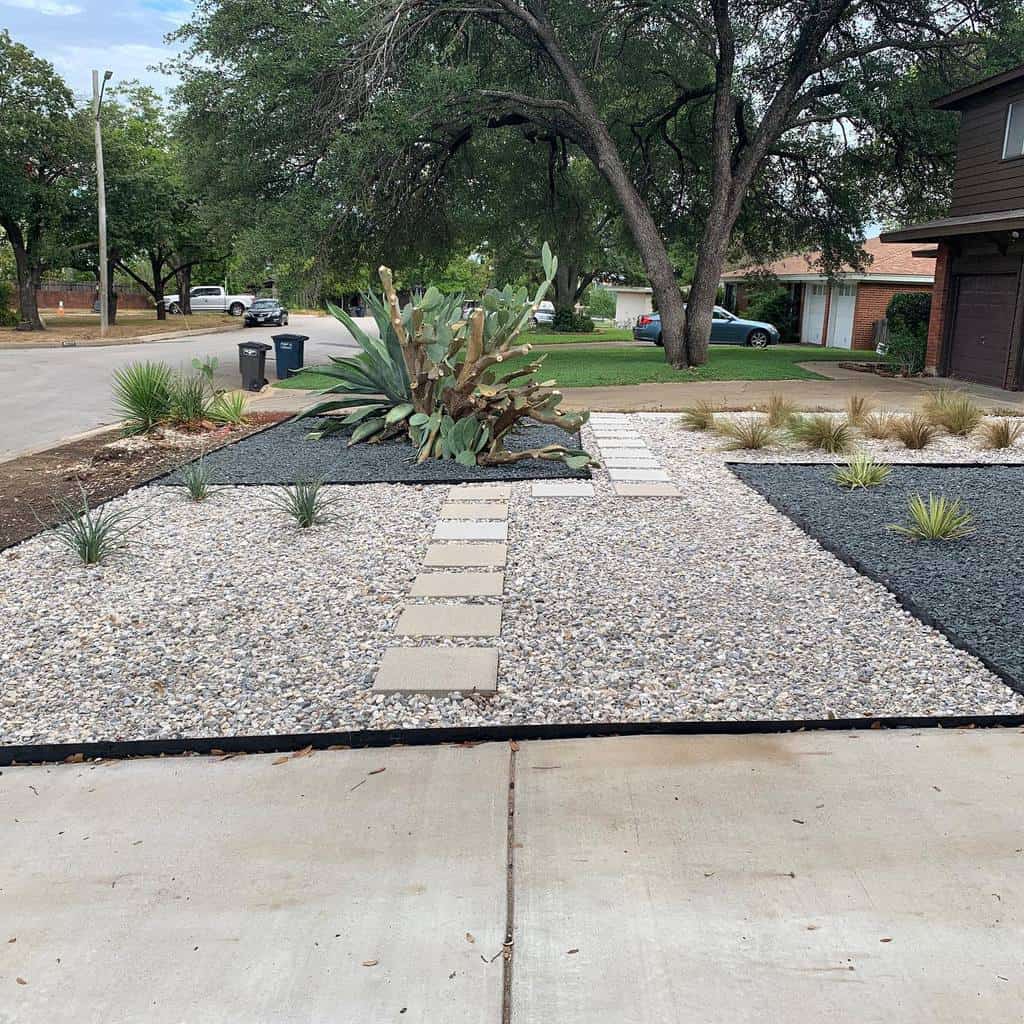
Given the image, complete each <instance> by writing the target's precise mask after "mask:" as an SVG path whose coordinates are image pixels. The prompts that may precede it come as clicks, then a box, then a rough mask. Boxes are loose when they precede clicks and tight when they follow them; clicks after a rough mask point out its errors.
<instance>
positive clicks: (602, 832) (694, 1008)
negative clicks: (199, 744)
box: [0, 730, 1024, 1024]
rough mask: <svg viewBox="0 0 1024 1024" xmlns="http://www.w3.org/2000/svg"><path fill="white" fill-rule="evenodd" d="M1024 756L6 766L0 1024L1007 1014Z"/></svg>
mask: <svg viewBox="0 0 1024 1024" xmlns="http://www.w3.org/2000/svg"><path fill="white" fill-rule="evenodd" d="M1022 754H1024V734H1022V733H1021V732H1020V731H1018V730H986V731H980V730H979V731H966V730H965V731H948V730H947V731H940V730H934V731H921V732H909V731H907V732H858V733H823V732H817V733H794V734H789V735H781V736H746V737H743V736H718V737H716V736H693V737H682V736H681V737H648V738H622V739H602V740H567V741H555V742H535V743H520V744H519V745H518V750H516V749H514V748H513V747H510V746H509V745H507V744H488V745H479V746H462V747H434V748H392V749H389V750H377V751H374V750H367V751H326V752H319V753H313V754H310V755H309V756H305V757H288V758H284V757H280V758H279V757H275V756H273V755H269V756H252V757H233V758H230V759H227V760H222V759H217V758H212V757H211V758H175V759H165V760H138V761H124V762H108V763H103V764H78V765H61V766H50V767H18V768H5V769H4V770H3V772H2V774H0V813H2V815H3V817H2V822H3V825H2V827H3V835H4V842H3V843H2V844H0V879H2V882H0V920H2V921H3V925H2V928H3V933H2V934H0V991H2V992H3V997H2V1000H0V1020H2V1021H11V1022H15V1021H16V1022H18V1024H37V1022H38V1024H42V1022H47V1024H49V1022H51V1021H54V1020H63V1019H73V1020H76V1021H82V1022H101V1021H102V1022H103V1024H115V1022H128V1021H133V1022H134V1021H138V1020H142V1019H145V1020H147V1021H150V1022H153V1024H160V1022H165V1021H166V1022H171V1021H174V1022H178V1021H183V1020H188V1021H202V1022H204V1024H206V1022H220V1021H223V1022H227V1021H231V1022H235V1021H245V1022H246V1024H262V1022H266V1024H282V1022H292V1021H295V1022H298V1021H303V1022H325V1024H326V1022H328V1021H330V1022H346V1024H347V1022H349V1021H351V1022H358V1024H378V1022H385V1021H402V1022H423V1024H425V1022H430V1024H458V1022H463V1021H465V1022H470V1021H471V1022H473V1024H480V1022H490V1021H493V1022H495V1024H497V1022H499V1021H501V1020H502V1013H503V1010H504V1011H505V1012H507V1014H508V1017H507V1019H508V1020H510V1021H520V1022H523V1024H584V1022H585V1024H605V1022H607V1024H650V1022H654V1021H658V1022H660V1021H665V1022H675V1021H680V1022H683V1021H685V1022H688V1024H689V1022H694V1024H711V1022H715V1024H718V1022H721V1024H745V1022H750V1024H754V1022H757V1024H774V1022H779V1024H782V1022H785V1024H791V1022H793V1021H812V1020H829V1021H839V1022H849V1024H865V1022H883V1021H884V1022H886V1024H889V1022H892V1021H895V1020H899V1021H902V1022H911V1024H918V1022H920V1024H924V1022H929V1024H934V1022H949V1024H968V1022H978V1024H981V1022H985V1024H1011V1022H1019V1021H1020V1019H1021V1009H1020V1008H1021V1005H1022V1004H1024V963H1022V959H1024V958H1022V954H1021V950H1022V949H1024V870H1022V869H1024V839H1022V836H1024V804H1022V802H1021V800H1020V793H1021V789H1022V784H1024V757H1022ZM512 771H514V778H515V786H514V790H511V793H514V813H513V814H512V815H511V816H510V815H509V814H508V809H509V807H510V800H509V797H510V787H509V781H510V773H511V772H512ZM507 843H510V848H511V852H512V860H513V868H512V871H511V872H510V871H508V870H507V868H506V844H507ZM509 894H511V896H512V903H513V904H514V913H513V918H512V920H513V923H514V931H513V938H514V941H513V943H512V945H511V947H508V948H510V949H511V950H512V953H511V955H510V956H509V958H508V960H507V964H506V958H505V956H503V949H504V948H506V947H503V940H504V938H505V929H506V926H507V922H508V917H507V910H508V903H507V896H508V895H509Z"/></svg>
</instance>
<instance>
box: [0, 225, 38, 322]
mask: <svg viewBox="0 0 1024 1024" xmlns="http://www.w3.org/2000/svg"><path fill="white" fill-rule="evenodd" d="M3 229H4V231H5V232H6V233H7V241H9V242H10V243H11V248H12V249H13V250H14V266H15V270H16V273H17V277H18V312H19V315H20V316H21V319H22V321H23V322H24V323H27V324H29V325H30V327H31V330H33V331H45V330H46V325H45V324H44V323H43V321H42V318H41V317H40V316H39V304H38V302H37V299H36V290H37V289H38V287H39V281H40V278H41V277H42V267H39V266H35V265H34V264H33V260H32V256H31V254H30V253H29V252H28V250H27V249H26V248H25V241H24V236H23V235H22V233H21V228H20V227H19V226H18V225H17V224H14V223H11V222H6V223H4V224H3Z"/></svg>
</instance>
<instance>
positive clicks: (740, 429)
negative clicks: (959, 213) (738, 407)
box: [716, 416, 777, 452]
mask: <svg viewBox="0 0 1024 1024" xmlns="http://www.w3.org/2000/svg"><path fill="white" fill-rule="evenodd" d="M716 429H717V431H718V433H719V434H721V435H722V437H724V438H726V439H727V443H726V444H725V445H724V446H723V447H724V450H725V451H733V452H734V451H741V450H745V449H746V450H751V451H756V450H758V449H761V448H767V447H768V446H769V445H772V444H774V443H775V441H776V440H777V438H776V435H775V431H774V430H772V428H771V427H770V426H768V421H767V420H763V419H761V418H760V417H754V416H743V417H741V418H740V419H725V420H721V421H720V422H719V423H717V424H716Z"/></svg>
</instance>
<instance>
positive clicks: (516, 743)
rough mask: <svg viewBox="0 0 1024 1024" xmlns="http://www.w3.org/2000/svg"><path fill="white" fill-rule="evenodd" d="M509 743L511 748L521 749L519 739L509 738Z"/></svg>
mask: <svg viewBox="0 0 1024 1024" xmlns="http://www.w3.org/2000/svg"><path fill="white" fill-rule="evenodd" d="M508 745H509V749H510V750H518V749H519V741H518V740H509V744H508Z"/></svg>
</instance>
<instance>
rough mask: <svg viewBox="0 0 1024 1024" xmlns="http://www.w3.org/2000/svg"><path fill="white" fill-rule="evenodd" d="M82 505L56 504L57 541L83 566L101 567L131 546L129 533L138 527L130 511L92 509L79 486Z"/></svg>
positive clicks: (69, 502)
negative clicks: (57, 519)
mask: <svg viewBox="0 0 1024 1024" xmlns="http://www.w3.org/2000/svg"><path fill="white" fill-rule="evenodd" d="M78 489H79V492H80V493H81V496H82V499H81V505H80V506H79V505H78V504H76V503H75V502H71V501H67V500H63V501H57V502H54V507H55V508H56V509H57V512H58V513H59V515H60V517H61V519H62V520H63V521H62V522H61V523H60V524H59V525H57V526H56V527H54V533H55V534H56V537H57V539H58V540H59V541H60V542H61V544H63V545H64V547H66V548H67V549H68V550H69V551H71V552H73V553H74V554H75V555H77V556H78V558H79V560H80V561H81V562H82V564H83V565H99V564H100V562H102V561H104V560H105V559H106V558H107V556H108V555H111V554H113V553H114V552H115V551H119V550H120V549H121V548H124V547H127V544H128V539H127V538H128V534H129V533H130V532H131V531H132V530H133V529H135V527H136V526H138V523H137V522H136V521H134V520H133V519H132V516H131V510H130V509H127V508H121V509H112V508H110V507H109V506H106V505H102V506H100V507H99V508H95V509H90V508H89V499H88V497H87V496H86V493H85V488H84V487H82V486H81V485H79V488H78Z"/></svg>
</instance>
